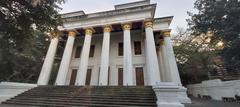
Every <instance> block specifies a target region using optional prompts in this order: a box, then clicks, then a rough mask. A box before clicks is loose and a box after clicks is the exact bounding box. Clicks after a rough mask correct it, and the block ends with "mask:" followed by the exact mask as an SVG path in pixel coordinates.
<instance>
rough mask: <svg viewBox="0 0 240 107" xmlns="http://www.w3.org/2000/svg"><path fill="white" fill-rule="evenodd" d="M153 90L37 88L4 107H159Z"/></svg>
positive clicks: (134, 88) (123, 87)
mask: <svg viewBox="0 0 240 107" xmlns="http://www.w3.org/2000/svg"><path fill="white" fill-rule="evenodd" d="M156 101H157V99H156V96H155V93H154V91H153V90H152V87H150V86H38V87H35V88H33V89H30V90H28V91H26V92H24V93H22V94H19V95H18V96H16V97H14V98H11V99H9V100H7V101H5V102H3V103H2V104H4V105H5V106H6V105H9V106H11V105H15V106H16V105H19V106H47V107H52V106H57V107H69V106H76V107H79V106H84V107H86V106H94V107H96V106H101V107H123V106H127V107H156V106H157V105H156Z"/></svg>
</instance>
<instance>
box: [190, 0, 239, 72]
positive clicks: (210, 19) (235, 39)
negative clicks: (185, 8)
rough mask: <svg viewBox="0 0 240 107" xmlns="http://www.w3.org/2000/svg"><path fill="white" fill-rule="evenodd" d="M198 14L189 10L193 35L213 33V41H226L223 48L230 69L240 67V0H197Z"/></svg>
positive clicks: (236, 69) (234, 69) (223, 54)
mask: <svg viewBox="0 0 240 107" xmlns="http://www.w3.org/2000/svg"><path fill="white" fill-rule="evenodd" d="M195 8H196V9H197V10H198V13H197V14H193V13H190V12H189V15H190V16H191V19H188V23H189V25H190V28H191V30H192V31H193V35H196V36H199V35H201V34H206V33H209V32H210V33H211V34H212V35H213V36H212V37H211V43H212V44H216V43H217V42H219V41H222V42H223V43H224V48H223V49H222V50H221V53H220V54H221V56H223V58H224V61H225V65H226V66H227V68H228V71H233V72H239V69H240V50H239V46H240V29H239V28H240V1H239V0H197V1H196V2H195Z"/></svg>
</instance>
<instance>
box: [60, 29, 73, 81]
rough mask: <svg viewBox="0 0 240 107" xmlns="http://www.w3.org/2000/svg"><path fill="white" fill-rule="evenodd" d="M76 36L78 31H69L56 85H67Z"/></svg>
mask: <svg viewBox="0 0 240 107" xmlns="http://www.w3.org/2000/svg"><path fill="white" fill-rule="evenodd" d="M75 36H76V32H74V31H69V32H68V40H67V43H66V46H65V49H64V53H63V57H62V61H61V64H60V67H59V70H58V75H57V79H56V85H66V78H67V72H68V70H69V65H70V61H71V55H72V50H73V45H74V40H75Z"/></svg>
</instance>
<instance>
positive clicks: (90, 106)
mask: <svg viewBox="0 0 240 107" xmlns="http://www.w3.org/2000/svg"><path fill="white" fill-rule="evenodd" d="M4 105H5V106H6V107H8V105H9V106H11V105H13V106H12V107H17V106H21V107H38V106H39V107H43V106H44V107H86V106H88V107H123V105H113V104H111V105H108V104H81V105H77V106H76V105H75V106H74V105H68V104H62V105H56V104H46V103H44V104H43V103H41V104H38V103H22V102H8V104H4ZM16 105H17V106H16ZM125 107H126V106H125ZM127 107H157V106H156V105H153V106H132V105H131V106H130V105H127Z"/></svg>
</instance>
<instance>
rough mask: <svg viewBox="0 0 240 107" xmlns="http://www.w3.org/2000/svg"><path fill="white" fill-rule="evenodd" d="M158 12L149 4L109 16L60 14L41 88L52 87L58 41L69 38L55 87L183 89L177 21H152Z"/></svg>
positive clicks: (121, 7) (124, 6) (117, 8)
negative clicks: (174, 31) (175, 44)
mask: <svg viewBox="0 0 240 107" xmlns="http://www.w3.org/2000/svg"><path fill="white" fill-rule="evenodd" d="M155 10H156V4H150V0H145V1H139V2H134V3H128V4H121V5H116V6H115V10H110V11H105V12H98V13H92V14H85V13H84V12H83V11H78V12H72V13H66V14H62V19H63V21H64V23H63V26H61V27H59V30H60V31H61V32H53V33H51V34H50V36H51V43H50V46H49V49H48V52H47V55H46V58H45V61H44V64H43V67H42V70H41V73H40V76H39V79H38V84H39V85H47V84H48V81H49V78H50V74H51V69H52V65H53V62H54V57H55V54H56V50H57V45H58V42H59V38H67V39H66V41H67V42H66V45H65V50H64V53H63V56H62V60H61V64H60V67H59V71H58V74H57V78H56V83H55V85H97V86H108V85H109V86H117V85H124V86H126V85H128V86H132V85H133V86H135V85H145V86H148V85H150V86H154V85H156V84H158V83H161V82H171V83H174V84H176V85H179V86H181V82H180V77H179V73H178V69H177V64H176V60H175V56H174V52H173V48H172V44H171V38H170V31H171V30H170V29H169V25H170V24H171V21H172V18H173V17H172V16H170V17H163V18H154V15H155Z"/></svg>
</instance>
